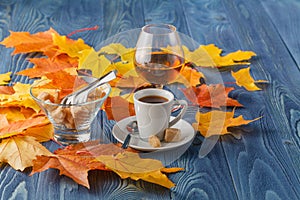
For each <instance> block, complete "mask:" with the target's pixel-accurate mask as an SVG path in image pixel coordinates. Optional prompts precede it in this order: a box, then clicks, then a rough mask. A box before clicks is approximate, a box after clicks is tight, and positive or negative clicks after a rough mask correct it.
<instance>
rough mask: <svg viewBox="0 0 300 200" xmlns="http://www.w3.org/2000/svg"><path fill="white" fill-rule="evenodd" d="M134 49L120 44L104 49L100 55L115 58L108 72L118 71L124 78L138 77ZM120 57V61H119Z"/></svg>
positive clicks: (113, 44) (100, 51) (110, 45)
mask: <svg viewBox="0 0 300 200" xmlns="http://www.w3.org/2000/svg"><path fill="white" fill-rule="evenodd" d="M134 53H135V51H134V49H133V48H126V47H125V46H123V45H122V44H120V43H112V44H109V45H107V46H104V47H102V48H101V49H100V50H99V51H98V54H99V55H103V56H105V55H107V54H109V55H113V56H114V58H113V59H112V65H111V66H110V68H109V69H106V70H107V71H106V72H108V71H110V70H113V69H115V70H117V71H118V72H119V73H120V74H121V75H122V76H126V77H128V76H134V77H137V76H138V75H137V73H136V71H135V67H134ZM118 57H120V59H117V58H118ZM117 60H120V61H117Z"/></svg>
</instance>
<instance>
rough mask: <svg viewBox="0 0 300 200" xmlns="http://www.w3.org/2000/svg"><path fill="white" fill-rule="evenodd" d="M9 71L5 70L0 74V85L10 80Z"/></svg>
mask: <svg viewBox="0 0 300 200" xmlns="http://www.w3.org/2000/svg"><path fill="white" fill-rule="evenodd" d="M10 75H11V72H7V73H5V74H0V85H6V84H8V83H9V81H10Z"/></svg>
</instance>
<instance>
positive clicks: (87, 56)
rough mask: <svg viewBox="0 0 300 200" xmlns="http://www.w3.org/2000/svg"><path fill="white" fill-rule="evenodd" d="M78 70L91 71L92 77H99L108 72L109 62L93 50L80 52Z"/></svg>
mask: <svg viewBox="0 0 300 200" xmlns="http://www.w3.org/2000/svg"><path fill="white" fill-rule="evenodd" d="M78 62H79V64H78V69H85V70H91V72H92V75H93V76H94V77H98V78H99V77H101V76H103V75H104V74H105V73H106V72H108V71H109V70H108V69H107V68H108V67H109V66H110V65H111V62H110V61H109V60H108V59H107V58H106V57H105V56H104V55H99V54H98V53H97V52H96V51H95V50H94V48H90V49H85V50H83V51H81V52H80V55H79V60H78Z"/></svg>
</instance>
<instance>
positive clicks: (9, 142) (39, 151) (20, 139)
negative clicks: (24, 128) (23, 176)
mask: <svg viewBox="0 0 300 200" xmlns="http://www.w3.org/2000/svg"><path fill="white" fill-rule="evenodd" d="M37 155H48V156H51V155H52V153H51V152H50V151H49V150H48V149H46V148H45V147H44V146H43V145H41V144H40V143H39V142H37V141H36V140H35V139H34V138H33V137H30V136H13V137H9V138H6V139H3V140H2V141H1V143H0V162H6V163H8V164H9V165H10V166H11V167H12V168H14V169H15V170H21V171H23V170H24V169H25V168H26V167H30V166H32V161H33V160H34V159H35V158H36V156H37Z"/></svg>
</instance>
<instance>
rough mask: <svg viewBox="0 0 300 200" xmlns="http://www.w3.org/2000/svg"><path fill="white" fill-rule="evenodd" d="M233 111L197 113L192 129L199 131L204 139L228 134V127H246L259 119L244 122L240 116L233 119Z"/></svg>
mask: <svg viewBox="0 0 300 200" xmlns="http://www.w3.org/2000/svg"><path fill="white" fill-rule="evenodd" d="M234 111H235V110H233V111H232V112H223V111H220V110H212V111H210V112H207V113H201V112H197V113H196V116H195V119H196V121H197V122H196V123H193V127H194V128H195V130H198V131H200V134H201V135H203V136H204V137H210V136H212V135H225V134H230V131H229V130H228V128H229V127H235V126H241V125H246V124H249V123H250V122H253V121H256V120H258V119H260V117H259V118H256V119H253V120H245V119H244V118H243V116H242V115H241V116H238V117H234Z"/></svg>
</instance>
